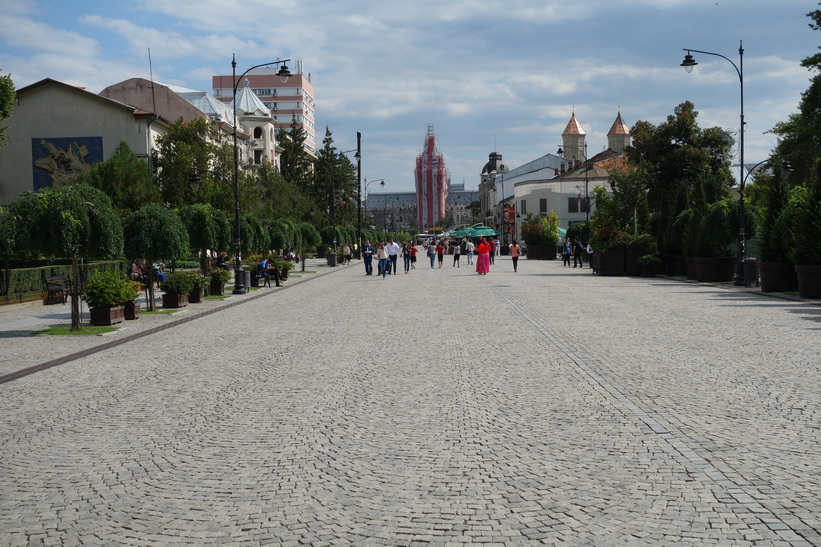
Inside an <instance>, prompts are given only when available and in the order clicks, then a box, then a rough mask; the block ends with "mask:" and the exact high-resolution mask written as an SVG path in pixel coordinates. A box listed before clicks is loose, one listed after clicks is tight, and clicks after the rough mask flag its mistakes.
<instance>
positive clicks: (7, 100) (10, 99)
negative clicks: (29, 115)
mask: <svg viewBox="0 0 821 547" xmlns="http://www.w3.org/2000/svg"><path fill="white" fill-rule="evenodd" d="M0 72H3V70H2V69H0ZM16 102H17V93H16V91H15V90H14V82H12V81H11V76H10V75H6V76H0V145H2V144H3V143H4V142H5V141H6V135H5V133H6V126H5V125H3V122H4V121H5V120H6V119H8V118H9V117H10V116H11V113H12V111H13V110H14V103H16Z"/></svg>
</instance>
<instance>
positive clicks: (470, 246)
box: [465, 239, 476, 266]
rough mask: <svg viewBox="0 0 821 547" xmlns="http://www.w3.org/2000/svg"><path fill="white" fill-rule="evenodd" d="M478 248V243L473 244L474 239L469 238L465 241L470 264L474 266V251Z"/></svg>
mask: <svg viewBox="0 0 821 547" xmlns="http://www.w3.org/2000/svg"><path fill="white" fill-rule="evenodd" d="M475 249H476V245H474V244H473V241H472V240H470V239H468V240H467V241H465V252H466V253H467V255H468V266H473V251H474V250H475Z"/></svg>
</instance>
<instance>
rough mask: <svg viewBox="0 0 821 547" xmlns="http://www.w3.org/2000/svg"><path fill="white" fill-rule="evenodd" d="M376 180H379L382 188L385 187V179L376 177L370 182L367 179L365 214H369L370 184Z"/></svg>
mask: <svg viewBox="0 0 821 547" xmlns="http://www.w3.org/2000/svg"><path fill="white" fill-rule="evenodd" d="M374 182H378V183H379V186H381V187H382V188H384V187H385V179H376V180H372V181H370V182H368V179H365V216H366V217H367V216H368V186H370V185H371V184H373V183H374Z"/></svg>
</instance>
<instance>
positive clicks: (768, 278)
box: [758, 262, 798, 292]
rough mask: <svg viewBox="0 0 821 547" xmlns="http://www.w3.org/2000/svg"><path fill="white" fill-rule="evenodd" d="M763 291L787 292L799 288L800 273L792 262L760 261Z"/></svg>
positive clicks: (759, 272)
mask: <svg viewBox="0 0 821 547" xmlns="http://www.w3.org/2000/svg"><path fill="white" fill-rule="evenodd" d="M758 275H759V276H760V280H761V281H760V282H761V291H762V292H787V291H797V290H798V274H796V273H795V265H794V264H793V263H792V262H759V263H758Z"/></svg>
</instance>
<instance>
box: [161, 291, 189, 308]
mask: <svg viewBox="0 0 821 547" xmlns="http://www.w3.org/2000/svg"><path fill="white" fill-rule="evenodd" d="M187 305H188V295H187V294H168V293H165V294H163V295H162V307H163V308H183V307H185V306H187Z"/></svg>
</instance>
